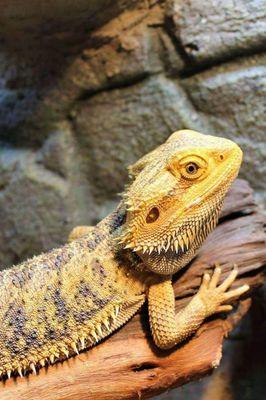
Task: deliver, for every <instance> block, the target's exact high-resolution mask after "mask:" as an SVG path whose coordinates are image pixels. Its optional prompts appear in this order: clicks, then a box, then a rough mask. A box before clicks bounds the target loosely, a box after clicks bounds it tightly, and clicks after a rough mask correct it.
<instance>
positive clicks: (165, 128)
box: [74, 75, 208, 199]
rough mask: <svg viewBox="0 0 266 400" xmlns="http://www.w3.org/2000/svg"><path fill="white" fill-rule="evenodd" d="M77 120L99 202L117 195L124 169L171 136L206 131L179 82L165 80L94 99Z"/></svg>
mask: <svg viewBox="0 0 266 400" xmlns="http://www.w3.org/2000/svg"><path fill="white" fill-rule="evenodd" d="M76 115H77V117H76V119H75V121H74V130H75V134H76V136H77V138H78V142H79V143H80V144H81V146H82V148H85V149H87V153H86V157H85V160H84V163H87V165H88V170H87V171H88V173H87V175H88V176H89V177H90V179H91V183H92V186H93V189H94V191H95V190H97V193H98V194H99V193H100V196H101V199H102V198H104V197H107V196H112V195H113V194H114V193H116V192H120V191H121V190H122V189H123V185H124V182H125V181H126V178H127V170H126V167H127V166H128V165H129V164H131V163H133V162H134V161H136V160H137V159H138V158H140V157H141V156H142V155H144V154H145V153H147V152H149V151H150V150H152V149H153V148H154V147H155V146H157V145H159V144H161V143H162V142H164V141H165V140H166V138H167V137H168V136H169V135H170V133H171V132H173V131H175V130H177V129H182V128H186V127H187V128H191V129H198V130H201V131H204V130H206V129H207V126H208V124H207V123H204V117H203V118H200V117H199V115H198V114H197V112H196V111H195V110H194V108H193V106H192V104H191V103H190V101H189V99H188V97H187V95H186V93H185V92H184V91H183V89H182V88H181V87H180V85H179V83H178V81H174V80H169V79H167V78H166V77H165V76H164V75H156V76H152V77H150V78H146V79H144V80H143V81H142V82H140V83H137V84H135V85H134V86H130V87H127V88H122V89H114V90H111V91H108V92H103V93H100V94H98V95H95V96H93V97H91V98H90V99H89V100H86V101H83V102H81V103H80V106H79V107H78V108H77V110H76ZM99 116H102V118H99ZM92 170H93V171H94V173H93V175H92V176H90V173H89V171H92Z"/></svg>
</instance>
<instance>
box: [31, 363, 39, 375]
mask: <svg viewBox="0 0 266 400" xmlns="http://www.w3.org/2000/svg"><path fill="white" fill-rule="evenodd" d="M30 368H31V370H32V372H33V373H34V375H37V372H36V368H35V365H34V364H33V363H31V364H30Z"/></svg>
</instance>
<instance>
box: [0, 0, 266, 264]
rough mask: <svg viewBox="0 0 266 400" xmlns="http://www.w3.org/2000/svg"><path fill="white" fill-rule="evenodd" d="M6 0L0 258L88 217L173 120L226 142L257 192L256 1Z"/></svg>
mask: <svg viewBox="0 0 266 400" xmlns="http://www.w3.org/2000/svg"><path fill="white" fill-rule="evenodd" d="M16 3H17V1H16V0H12V1H9V2H6V6H5V8H4V10H5V12H3V13H2V15H1V16H0V22H1V28H0V42H1V44H2V46H1V50H0V140H1V143H0V146H1V149H0V265H3V266H4V265H5V266H7V265H10V264H12V263H14V262H18V261H19V260H21V259H23V258H26V257H28V256H30V255H32V254H36V253H39V252H41V251H43V250H47V249H49V248H51V247H53V246H55V245H58V244H60V243H63V242H64V241H65V240H66V237H67V235H68V233H69V231H70V230H71V228H72V227H73V226H75V225H78V224H94V223H95V222H97V221H98V220H99V219H100V218H102V217H103V216H104V215H105V214H106V213H107V212H108V211H109V210H110V209H111V207H112V206H113V205H114V204H115V203H116V202H117V199H118V198H117V196H116V193H117V192H121V190H122V189H123V185H124V183H125V182H126V179H127V173H126V166H127V165H129V164H130V163H132V162H134V161H135V160H136V159H137V158H139V157H140V156H142V155H143V154H144V153H146V152H147V151H149V150H151V149H152V148H153V147H155V146H156V145H158V144H160V143H161V142H163V141H164V140H165V139H166V138H167V136H168V135H169V134H170V133H171V132H173V131H174V130H178V129H182V128H191V129H197V130H200V131H203V132H206V133H211V134H217V135H222V136H226V137H229V138H232V139H234V140H235V141H237V142H238V143H239V144H240V146H241V147H242V148H243V150H244V152H245V160H244V164H243V167H242V170H241V175H242V177H245V178H247V179H248V180H249V181H250V182H251V184H252V186H253V187H254V188H255V189H256V191H257V193H258V196H260V198H261V199H262V198H263V190H264V188H265V181H264V177H265V172H266V171H265V168H266V167H265V162H264V160H265V152H266V149H265V140H264V135H265V133H264V125H265V110H264V109H263V104H265V75H266V72H265V54H263V49H264V48H265V31H266V23H265V15H264V14H265V7H263V1H261V0H249V1H244V0H243V1H239V2H238V3H237V4H236V3H234V2H232V1H231V0H226V1H223V2H220V1H218V0H211V1H205V0H203V1H199V0H191V1H186V0H184V1H182V2H181V1H174V0H171V1H170V0H169V1H166V2H163V1H156V0H154V1H152V0H150V1H134V2H132V1H131V2H129V1H122V0H120V1H118V0H116V1H112V2H109V1H99V2H86V1H85V0H77V2H75V6H74V5H73V4H74V3H73V2H66V3H65V4H64V5H63V4H62V2H61V1H60V0H56V1H54V2H53V5H51V7H52V9H51V8H49V7H45V6H44V7H43V8H41V7H40V10H41V11H40V12H39V10H38V8H34V7H33V8H32V7H31V3H32V1H30V0H28V1H27V2H26V3H25V4H26V6H25V7H24V9H21V7H19V6H18V7H17V4H16ZM40 3H42V0H41V1H40ZM43 4H45V1H43ZM72 5H73V7H72ZM14 21H15V22H17V23H15V22H14ZM263 162H264V165H263Z"/></svg>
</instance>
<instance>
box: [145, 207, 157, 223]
mask: <svg viewBox="0 0 266 400" xmlns="http://www.w3.org/2000/svg"><path fill="white" fill-rule="evenodd" d="M159 215H160V213H159V210H158V208H157V207H153V208H152V209H151V210H150V211H149V213H148V215H147V217H146V222H147V223H148V224H150V223H151V222H155V221H156V220H157V219H158V218H159Z"/></svg>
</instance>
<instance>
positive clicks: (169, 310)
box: [0, 130, 248, 378]
mask: <svg viewBox="0 0 266 400" xmlns="http://www.w3.org/2000/svg"><path fill="white" fill-rule="evenodd" d="M241 160H242V151H241V150H240V148H239V147H238V146H237V145H236V144H235V143H233V142H232V141H230V140H227V139H224V138H218V137H213V136H207V135H203V134H201V133H198V132H195V131H190V130H182V131H179V132H175V133H173V134H172V135H171V136H170V137H169V138H168V140H167V141H166V142H165V143H164V144H162V145H161V146H159V147H158V148H156V149H155V150H153V151H152V152H150V153H149V154H147V155H146V156H144V157H143V158H141V159H140V160H139V161H138V162H136V163H135V164H134V165H132V166H130V167H129V176H130V179H131V182H130V184H129V185H128V186H127V187H126V190H125V192H124V194H123V195H122V200H121V202H120V204H119V205H118V207H117V209H116V210H115V211H114V212H113V213H112V214H111V215H109V216H108V217H106V218H105V219H104V220H102V221H101V222H100V223H98V224H97V225H96V226H95V227H87V226H84V227H77V228H75V229H74V230H73V232H72V233H71V235H70V240H69V242H68V243H67V244H65V245H64V246H62V247H60V248H57V249H54V250H52V251H50V252H48V253H44V254H41V255H39V256H37V257H33V258H32V259H29V260H28V261H25V262H23V263H21V264H20V265H18V266H14V267H12V268H11V269H7V270H4V271H2V272H1V273H0V375H1V376H2V378H6V377H10V376H11V375H12V374H15V375H17V374H19V375H20V376H23V375H24V374H25V373H27V372H29V371H33V372H35V373H36V369H38V368H40V367H42V366H45V365H47V364H49V363H54V362H55V361H57V360H59V359H60V360H62V359H66V358H68V357H70V356H72V355H73V354H75V353H78V352H79V351H80V350H83V349H87V348H89V347H91V346H94V345H96V343H98V342H99V341H100V340H101V339H103V338H105V337H106V336H108V335H110V334H111V333H112V332H113V331H115V330H117V329H118V328H119V327H121V326H122V325H123V324H125V323H126V322H127V321H128V320H129V319H130V318H131V317H132V316H133V315H134V314H135V313H136V312H137V310H138V309H139V308H140V307H141V306H142V305H143V303H144V302H145V300H146V299H147V300H148V312H149V321H150V328H151V332H152V336H153V339H154V341H155V343H156V345H157V346H158V347H159V348H161V349H169V348H172V347H174V346H175V345H176V344H177V343H179V342H181V341H183V340H184V339H186V338H187V337H189V336H190V335H192V334H193V333H194V332H195V331H196V330H197V329H198V327H199V326H200V325H201V324H202V322H203V321H204V319H205V318H207V317H209V316H210V315H212V314H214V313H218V312H222V311H229V310H231V309H232V306H231V305H230V304H228V302H230V301H231V300H232V299H233V298H234V299H235V298H237V297H238V296H240V295H241V294H242V293H244V292H246V291H247V290H248V286H247V285H243V286H241V287H238V288H237V289H234V290H229V291H228V289H229V287H230V286H231V284H232V283H233V281H234V280H235V278H236V275H237V269H236V268H234V269H233V270H232V271H231V273H230V274H229V276H228V277H227V278H226V279H225V280H224V281H223V282H222V283H221V284H220V285H218V282H219V279H220V275H221V269H220V268H216V269H215V270H214V273H213V275H212V276H210V275H209V274H207V273H205V275H204V276H203V280H202V284H201V286H200V289H199V291H198V293H197V294H196V295H195V296H194V297H193V298H192V300H191V301H190V303H189V304H188V305H187V306H186V307H185V308H184V309H183V310H182V311H181V312H179V313H177V314H175V303H174V292H173V288H172V276H173V274H175V273H176V272H177V271H178V270H180V269H181V268H182V267H184V266H185V265H187V264H188V263H189V262H190V261H191V259H192V258H193V256H194V255H195V253H196V251H197V250H198V249H199V247H200V246H201V244H202V242H203V241H204V240H205V238H206V236H207V235H208V234H209V233H210V232H211V231H212V230H213V229H214V227H215V226H216V224H217V220H218V215H219V212H220V210H221V207H222V204H223V199H224V197H225V194H226V192H227V190H228V188H229V186H230V185H231V183H232V182H233V180H234V179H235V177H236V176H237V174H238V170H239V167H240V164H241Z"/></svg>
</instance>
